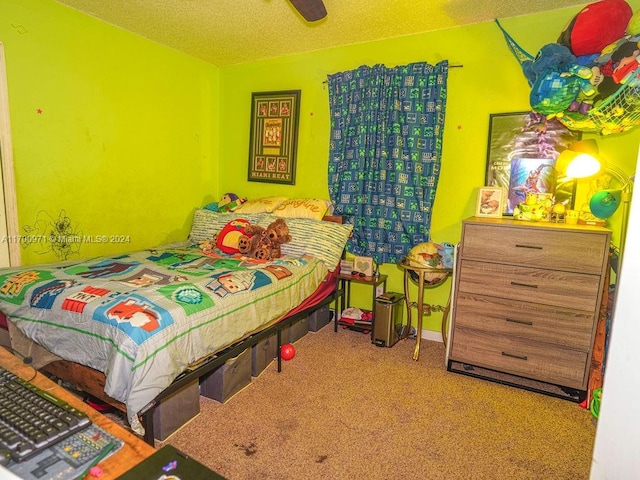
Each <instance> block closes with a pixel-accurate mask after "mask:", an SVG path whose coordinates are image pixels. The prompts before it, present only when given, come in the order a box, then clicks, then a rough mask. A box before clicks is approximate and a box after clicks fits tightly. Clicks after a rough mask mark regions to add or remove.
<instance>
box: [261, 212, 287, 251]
mask: <svg viewBox="0 0 640 480" xmlns="http://www.w3.org/2000/svg"><path fill="white" fill-rule="evenodd" d="M266 235H267V238H268V239H269V242H270V244H271V257H272V258H280V257H281V256H282V249H281V247H280V246H281V245H282V244H283V243H289V242H290V241H291V235H290V234H289V227H288V226H287V223H286V222H285V221H284V219H282V218H278V219H277V220H275V221H274V222H272V223H271V224H269V226H268V227H267V230H266Z"/></svg>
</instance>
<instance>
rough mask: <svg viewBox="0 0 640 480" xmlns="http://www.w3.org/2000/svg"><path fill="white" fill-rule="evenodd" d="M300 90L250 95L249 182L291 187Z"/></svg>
mask: <svg viewBox="0 0 640 480" xmlns="http://www.w3.org/2000/svg"><path fill="white" fill-rule="evenodd" d="M300 96H301V91H300V90H282V91H277V92H253V93H252V94H251V131H250V132H251V133H250V138H249V171H248V176H247V180H248V181H249V182H267V183H283V184H288V185H295V182H296V154H297V149H298V123H299V121H300Z"/></svg>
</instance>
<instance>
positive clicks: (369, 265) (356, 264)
mask: <svg viewBox="0 0 640 480" xmlns="http://www.w3.org/2000/svg"><path fill="white" fill-rule="evenodd" d="M353 271H354V272H358V273H363V274H364V276H365V277H371V276H373V258H372V257H358V256H355V257H353Z"/></svg>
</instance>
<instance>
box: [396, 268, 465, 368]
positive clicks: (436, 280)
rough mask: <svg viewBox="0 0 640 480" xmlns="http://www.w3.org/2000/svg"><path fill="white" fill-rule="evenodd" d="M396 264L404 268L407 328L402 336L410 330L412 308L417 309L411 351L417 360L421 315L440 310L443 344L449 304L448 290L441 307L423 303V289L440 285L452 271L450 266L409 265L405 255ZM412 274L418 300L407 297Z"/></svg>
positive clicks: (420, 337) (405, 336) (406, 334)
mask: <svg viewBox="0 0 640 480" xmlns="http://www.w3.org/2000/svg"><path fill="white" fill-rule="evenodd" d="M398 266H399V267H400V268H402V269H403V270H404V298H405V301H406V305H407V328H406V330H405V334H404V338H407V336H408V335H409V331H410V330H411V313H412V309H413V308H417V310H418V325H417V331H416V347H415V349H414V351H413V359H414V360H418V358H419V357H420V340H421V339H422V317H423V316H424V315H428V314H430V313H431V310H436V308H437V309H441V310H442V327H441V330H442V341H443V342H444V344H445V346H446V343H447V340H446V324H447V320H446V319H447V315H448V313H449V308H450V305H451V292H449V298H448V300H447V305H446V306H445V307H441V306H440V305H429V304H426V305H425V303H424V289H425V288H435V287H438V286H440V285H442V284H443V283H444V282H445V280H446V279H447V278H449V277H450V276H451V274H452V273H453V269H452V268H432V267H418V266H415V265H411V264H410V263H409V261H408V260H407V259H406V257H403V258H402V259H400V261H399V262H398ZM412 274H413V276H414V277H415V278H414V280H415V281H416V282H417V283H418V301H417V302H412V301H411V300H410V297H409V279H410V278H411V277H412ZM425 307H426V308H428V312H425Z"/></svg>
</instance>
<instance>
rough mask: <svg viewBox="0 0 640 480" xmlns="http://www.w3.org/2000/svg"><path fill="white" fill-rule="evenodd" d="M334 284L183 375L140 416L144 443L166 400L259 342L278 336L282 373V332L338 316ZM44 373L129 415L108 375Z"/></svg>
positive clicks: (83, 369)
mask: <svg viewBox="0 0 640 480" xmlns="http://www.w3.org/2000/svg"><path fill="white" fill-rule="evenodd" d="M323 220H324V221H329V222H336V223H342V217H337V216H325V217H324V218H323ZM333 281H335V287H334V289H333V291H332V293H330V294H329V295H328V296H326V297H325V298H323V299H322V300H320V301H319V302H316V303H314V305H313V306H311V307H308V308H305V309H303V310H301V311H298V312H296V313H294V314H293V315H290V316H288V317H285V318H284V319H282V320H280V321H278V322H277V323H275V324H272V325H270V326H268V327H266V328H264V329H262V330H259V331H257V332H255V333H253V334H251V335H249V336H247V337H245V338H243V339H242V340H239V341H238V342H236V343H234V344H233V345H231V346H229V347H227V348H225V349H223V350H221V351H219V352H216V353H215V354H213V355H212V356H211V357H208V358H207V359H206V360H204V361H201V362H199V363H197V366H194V367H192V368H189V369H187V370H185V371H184V372H183V373H182V374H180V375H179V376H178V377H177V378H176V379H175V380H174V381H173V383H172V384H171V385H169V386H168V387H167V388H166V389H164V390H163V391H162V392H160V393H159V394H158V395H157V396H156V397H155V398H154V399H153V400H152V401H151V402H149V403H148V404H147V405H146V406H145V407H143V408H142V409H141V410H140V411H139V412H138V416H139V417H140V421H141V423H142V426H143V427H144V431H145V433H144V437H143V438H144V441H145V442H147V443H148V444H150V445H154V444H155V436H154V425H153V413H154V411H155V409H156V408H158V407H159V406H160V404H161V403H162V402H163V401H164V400H166V399H167V398H168V397H170V396H171V395H172V394H173V393H175V392H177V391H178V390H180V389H181V388H183V387H185V386H186V385H188V384H190V383H191V382H193V381H194V380H198V379H199V378H201V377H203V376H205V375H207V374H208V373H210V372H212V371H214V370H216V369H217V368H219V367H220V366H222V365H223V364H224V363H225V362H227V361H228V360H230V359H232V358H235V357H237V356H238V355H239V354H241V353H242V352H243V351H245V350H246V349H248V348H251V347H253V346H254V345H256V344H257V343H258V342H260V341H261V340H263V339H265V338H267V337H269V336H271V335H273V334H274V333H275V334H276V337H277V361H278V372H281V371H282V358H281V357H280V346H281V345H282V330H283V329H285V328H286V327H289V326H291V325H292V324H294V323H296V322H297V321H299V320H302V319H303V318H306V317H308V316H309V315H311V314H312V313H313V312H315V311H316V310H318V309H320V308H322V307H324V306H326V305H329V304H331V303H332V302H333V304H334V312H336V314H337V312H338V300H339V299H340V297H342V296H343V295H344V291H343V289H341V288H340V283H339V282H338V279H337V277H335V278H334V279H333ZM40 370H41V371H43V372H45V373H47V374H49V375H51V376H53V377H56V378H57V379H59V380H62V381H64V382H67V383H69V384H71V385H74V386H76V387H77V388H78V389H79V390H80V391H82V392H85V393H88V394H89V395H92V396H93V397H95V398H98V399H99V400H101V401H103V402H105V403H107V404H109V405H111V406H113V407H115V408H116V409H118V410H120V411H122V412H126V411H127V409H126V407H125V405H124V403H122V402H119V401H117V400H114V399H113V398H111V397H109V396H108V395H107V394H105V393H104V386H105V382H106V376H105V375H104V373H102V372H100V371H98V370H95V369H93V368H91V367H87V366H84V365H81V364H79V363H75V362H71V361H67V360H55V361H53V362H50V363H48V364H46V365H45V366H43V367H41V368H40Z"/></svg>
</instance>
